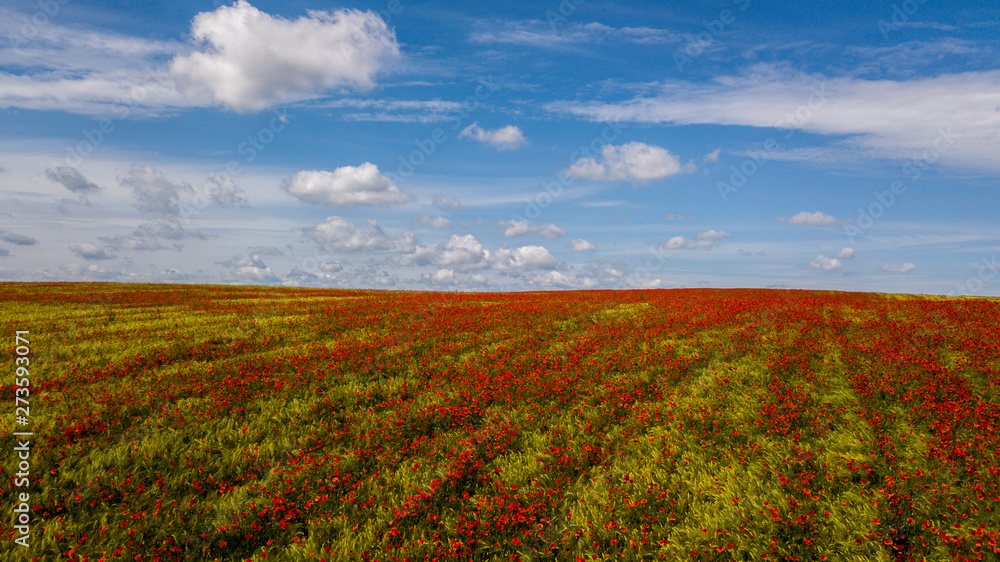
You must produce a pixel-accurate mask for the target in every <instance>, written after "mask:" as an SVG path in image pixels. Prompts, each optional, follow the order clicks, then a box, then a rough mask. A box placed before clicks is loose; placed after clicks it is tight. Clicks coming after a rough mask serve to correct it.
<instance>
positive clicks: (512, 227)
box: [500, 220, 566, 239]
mask: <svg viewBox="0 0 1000 562" xmlns="http://www.w3.org/2000/svg"><path fill="white" fill-rule="evenodd" d="M500 226H501V227H503V228H504V232H503V235H504V236H506V237H507V238H515V237H518V236H524V235H525V234H529V233H531V234H537V235H539V236H541V237H543V238H549V239H552V238H556V237H559V236H564V235H565V234H566V231H565V230H564V229H562V228H561V227H559V226H556V225H554V224H552V223H545V224H531V223H529V222H528V221H517V220H512V221H500Z"/></svg>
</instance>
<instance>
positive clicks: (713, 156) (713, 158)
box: [701, 148, 722, 162]
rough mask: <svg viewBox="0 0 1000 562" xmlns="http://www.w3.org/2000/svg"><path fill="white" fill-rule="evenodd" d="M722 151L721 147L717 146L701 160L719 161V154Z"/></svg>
mask: <svg viewBox="0 0 1000 562" xmlns="http://www.w3.org/2000/svg"><path fill="white" fill-rule="evenodd" d="M721 152H722V149H721V148H716V149H715V150H713V151H712V152H709V153H708V154H706V155H705V156H702V158H701V161H702V162H718V161H719V154H720V153H721Z"/></svg>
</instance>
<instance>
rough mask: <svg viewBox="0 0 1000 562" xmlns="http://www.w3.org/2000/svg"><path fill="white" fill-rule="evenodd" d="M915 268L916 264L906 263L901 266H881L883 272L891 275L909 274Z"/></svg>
mask: <svg viewBox="0 0 1000 562" xmlns="http://www.w3.org/2000/svg"><path fill="white" fill-rule="evenodd" d="M916 268H917V266H916V264H913V263H910V262H906V263H904V264H903V265H896V264H885V265H883V266H882V269H884V270H885V271H891V272H893V273H909V272H911V271H913V270H914V269H916Z"/></svg>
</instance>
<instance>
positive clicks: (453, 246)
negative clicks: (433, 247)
mask: <svg viewBox="0 0 1000 562" xmlns="http://www.w3.org/2000/svg"><path fill="white" fill-rule="evenodd" d="M490 258H491V254H490V251H489V250H487V249H486V248H484V247H483V245H482V244H480V243H479V240H477V239H476V237H475V236H473V235H471V234H466V235H464V236H459V235H457V234H452V235H451V239H450V240H448V244H447V245H445V247H444V249H443V250H442V251H441V252H440V253H439V254H438V255H437V256H436V257H435V258H434V263H436V264H438V265H455V266H459V267H462V268H474V267H486V266H487V265H489V263H488V262H489V259H490Z"/></svg>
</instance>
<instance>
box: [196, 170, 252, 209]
mask: <svg viewBox="0 0 1000 562" xmlns="http://www.w3.org/2000/svg"><path fill="white" fill-rule="evenodd" d="M206 187H207V188H208V190H207V191H208V196H209V199H210V200H211V201H212V203H215V204H216V205H218V206H220V207H246V206H247V201H248V196H247V193H246V192H245V191H243V189H242V188H240V186H239V185H237V184H236V182H234V181H233V180H232V178H230V177H229V176H226V175H223V174H216V175H213V176H211V177H209V178H208V182H207V186H206Z"/></svg>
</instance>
